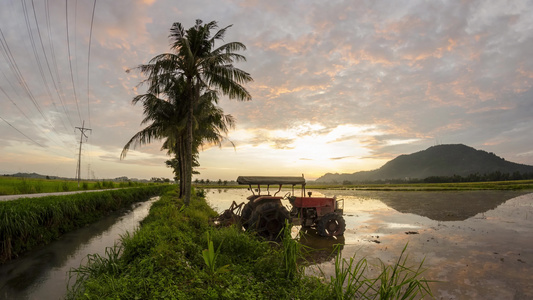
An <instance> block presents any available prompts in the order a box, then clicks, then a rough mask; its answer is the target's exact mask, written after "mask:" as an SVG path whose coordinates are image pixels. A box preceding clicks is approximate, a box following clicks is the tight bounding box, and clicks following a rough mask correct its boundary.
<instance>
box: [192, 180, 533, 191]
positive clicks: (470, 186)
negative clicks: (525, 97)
mask: <svg viewBox="0 0 533 300" xmlns="http://www.w3.org/2000/svg"><path fill="white" fill-rule="evenodd" d="M196 186H197V187H199V188H208V189H209V188H215V189H216V188H220V189H228V188H248V186H247V185H216V184H208V185H206V184H203V185H202V184H198V185H196ZM270 188H271V190H273V189H275V187H272V186H271V187H270ZM306 188H307V189H337V190H369V191H471V190H533V180H510V181H488V182H456V183H404V184H386V183H384V184H318V183H313V182H310V183H308V184H307V185H306ZM264 189H265V190H266V186H264Z"/></svg>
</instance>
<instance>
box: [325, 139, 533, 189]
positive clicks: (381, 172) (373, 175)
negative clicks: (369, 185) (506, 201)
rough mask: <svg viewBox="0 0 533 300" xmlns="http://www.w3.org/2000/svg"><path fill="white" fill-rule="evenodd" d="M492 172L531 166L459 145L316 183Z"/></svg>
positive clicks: (526, 169) (530, 169) (523, 169)
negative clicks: (375, 168)
mask: <svg viewBox="0 0 533 300" xmlns="http://www.w3.org/2000/svg"><path fill="white" fill-rule="evenodd" d="M494 172H501V173H508V174H513V173H515V172H519V173H522V174H523V173H533V166H529V165H523V164H517V163H513V162H508V161H506V160H505V159H503V158H501V157H498V156H496V155H495V154H494V153H489V152H486V151H483V150H476V149H474V148H472V147H469V146H465V145H462V144H454V145H438V146H433V147H430V148H428V149H426V150H423V151H419V152H416V153H413V154H408V155H400V156H398V157H396V158H395V159H393V160H391V161H389V162H387V163H386V164H385V165H383V166H382V167H381V168H379V169H377V170H373V171H362V172H356V173H352V174H332V173H327V174H325V175H323V176H322V177H320V178H318V179H317V180H316V181H315V182H322V183H328V182H339V183H340V182H344V181H351V182H364V181H375V180H390V179H424V178H427V177H432V176H454V175H459V176H462V177H467V176H469V175H471V174H476V173H477V174H480V175H483V174H490V173H494Z"/></svg>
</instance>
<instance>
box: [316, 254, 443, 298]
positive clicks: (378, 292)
mask: <svg viewBox="0 0 533 300" xmlns="http://www.w3.org/2000/svg"><path fill="white" fill-rule="evenodd" d="M406 250H407V245H406V246H405V247H404V248H403V250H402V252H401V254H400V256H399V258H398V260H397V261H396V263H395V264H393V265H386V264H385V263H383V262H382V261H380V268H381V272H380V273H379V275H378V276H377V277H375V278H372V277H370V278H369V277H367V274H366V271H367V268H368V261H367V260H366V258H361V259H359V260H356V259H355V255H354V256H353V257H350V258H349V259H348V260H346V259H343V258H342V256H341V252H340V249H338V250H337V251H338V253H337V256H336V257H335V273H334V274H335V275H334V276H330V281H329V284H328V288H327V289H328V290H330V292H331V295H332V298H334V299H338V300H344V299H424V298H425V297H426V296H428V297H431V298H432V297H433V295H432V293H431V289H430V288H429V283H430V282H433V281H431V280H427V279H425V278H424V277H422V274H423V273H424V269H423V268H422V267H423V264H424V261H423V260H422V262H421V263H420V264H419V265H418V266H416V267H410V266H408V255H406Z"/></svg>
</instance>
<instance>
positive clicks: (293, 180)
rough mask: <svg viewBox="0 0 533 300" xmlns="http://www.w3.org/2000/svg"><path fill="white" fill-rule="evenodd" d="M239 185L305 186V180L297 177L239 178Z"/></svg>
mask: <svg viewBox="0 0 533 300" xmlns="http://www.w3.org/2000/svg"><path fill="white" fill-rule="evenodd" d="M237 182H238V183H239V184H305V178H303V177H298V176H239V177H237Z"/></svg>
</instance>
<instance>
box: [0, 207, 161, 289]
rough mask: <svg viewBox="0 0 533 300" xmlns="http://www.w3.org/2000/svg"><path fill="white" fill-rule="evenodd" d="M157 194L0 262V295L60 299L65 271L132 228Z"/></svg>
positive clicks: (99, 252)
mask: <svg viewBox="0 0 533 300" xmlns="http://www.w3.org/2000/svg"><path fill="white" fill-rule="evenodd" d="M158 198H159V197H154V198H151V199H150V200H148V201H146V202H140V203H136V204H134V205H133V206H132V208H131V209H130V210H128V211H123V212H121V213H117V214H114V215H110V216H108V217H106V218H104V219H102V220H100V221H99V222H97V223H94V224H91V225H89V226H87V227H84V228H81V229H78V230H76V231H73V232H70V233H67V234H65V235H64V236H63V237H62V238H61V239H60V240H58V241H55V242H53V243H51V244H49V245H47V246H45V247H43V248H42V249H39V250H36V251H34V252H32V253H29V254H28V255H26V256H24V257H21V258H18V259H16V260H14V261H11V262H10V263H7V264H5V265H0V299H61V298H63V297H64V296H65V294H66V291H67V282H68V279H69V278H68V277H69V276H68V272H69V270H70V269H71V268H77V267H79V266H80V264H81V263H82V262H86V258H87V255H88V254H95V253H97V254H100V255H104V253H105V248H106V247H113V245H114V244H115V243H117V242H118V241H119V239H120V236H121V235H123V234H125V233H126V232H127V231H129V232H133V231H134V230H135V229H136V228H137V226H138V225H139V222H140V221H141V220H143V219H144V218H145V217H146V216H147V215H148V211H149V209H150V206H151V205H152V203H153V202H154V201H156V200H157V199H158Z"/></svg>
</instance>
